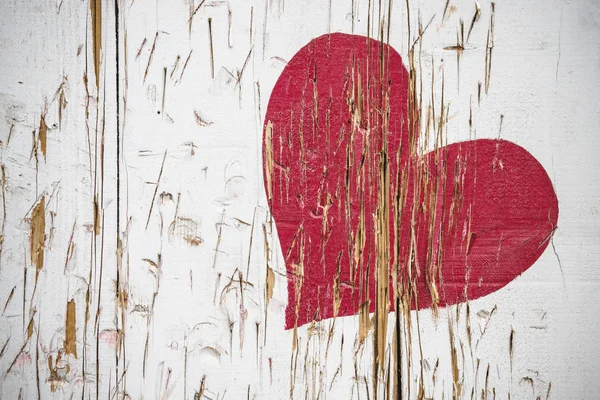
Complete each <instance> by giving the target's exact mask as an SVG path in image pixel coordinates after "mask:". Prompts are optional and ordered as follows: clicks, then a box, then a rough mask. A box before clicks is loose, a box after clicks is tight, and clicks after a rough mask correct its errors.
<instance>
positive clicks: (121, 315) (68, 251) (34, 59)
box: [0, 0, 600, 399]
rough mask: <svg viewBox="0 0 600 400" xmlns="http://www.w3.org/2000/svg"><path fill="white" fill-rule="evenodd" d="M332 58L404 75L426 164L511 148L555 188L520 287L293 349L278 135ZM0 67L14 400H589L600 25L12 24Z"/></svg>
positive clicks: (516, 18)
mask: <svg viewBox="0 0 600 400" xmlns="http://www.w3.org/2000/svg"><path fill="white" fill-rule="evenodd" d="M333 32H344V33H348V34H356V35H362V36H369V37H372V38H374V39H383V40H384V42H385V43H388V44H389V45H390V46H392V47H393V48H394V49H396V51H397V52H398V53H399V54H400V56H401V57H402V59H403V62H404V64H405V66H406V68H407V69H408V71H409V72H410V74H411V75H410V79H411V81H410V82H411V83H413V84H414V86H412V88H413V92H411V96H413V97H412V98H413V99H416V101H417V102H418V109H419V118H420V119H419V120H418V122H417V125H418V132H419V135H420V138H421V139H420V140H421V142H420V143H421V145H422V148H421V151H422V152H425V151H427V150H432V149H434V148H437V145H438V143H443V144H450V143H454V142H458V141H465V140H472V139H482V138H489V139H503V140H509V141H512V142H514V143H516V144H518V145H519V146H522V147H523V148H525V149H527V150H528V151H529V152H530V153H531V154H532V155H533V156H534V157H535V159H537V161H539V163H540V164H541V165H542V166H543V167H544V169H545V170H546V171H547V173H548V176H549V178H550V180H551V181H552V184H553V187H554V190H555V192H556V195H557V197H558V207H559V209H560V212H559V214H560V217H559V219H558V226H557V227H556V230H552V233H551V234H550V235H549V236H548V239H547V240H548V242H547V243H546V245H547V246H548V247H547V249H546V250H545V251H544V252H543V254H542V255H541V257H540V258H539V259H538V260H537V261H536V262H535V264H534V265H533V266H532V267H531V268H529V269H528V270H527V271H526V272H525V273H523V274H522V275H520V276H519V277H518V278H517V279H516V280H514V281H512V282H511V283H509V284H508V285H507V286H506V287H504V288H502V289H500V290H497V291H495V292H494V293H492V294H490V295H487V296H485V297H482V298H479V299H476V300H468V301H463V302H462V303H460V304H458V305H453V306H450V307H446V308H439V309H437V311H436V310H432V309H425V310H421V311H418V312H417V311H414V310H413V311H410V310H409V308H410V306H408V307H405V308H403V309H401V310H402V311H401V312H400V314H401V315H400V314H399V317H398V318H396V314H395V313H394V312H390V313H389V314H388V312H387V311H388V310H390V309H394V306H393V305H391V304H387V303H386V302H385V301H383V300H387V299H385V296H382V295H381V294H377V299H378V302H377V304H376V305H374V306H373V307H375V309H374V310H375V311H376V312H375V313H374V314H371V315H369V313H368V312H367V311H366V310H368V305H367V308H361V311H360V312H359V313H358V314H360V315H358V314H357V315H348V316H339V317H334V318H328V319H323V320H320V321H317V320H319V319H320V317H318V316H315V317H314V319H315V321H314V322H312V323H311V322H309V323H307V324H305V325H301V324H297V325H298V326H296V327H294V324H293V323H292V324H291V325H292V326H291V327H292V329H285V326H286V308H287V307H289V304H288V276H287V274H288V272H289V270H290V268H289V265H288V268H286V263H285V261H284V259H285V257H286V255H285V254H282V249H281V246H280V244H279V238H278V235H277V229H276V221H274V219H273V216H272V215H271V213H270V208H269V202H268V200H267V193H266V189H265V181H264V179H265V177H264V176H263V162H265V163H267V164H268V163H271V164H268V165H267V164H265V168H266V169H267V171H272V170H273V169H274V168H279V169H278V172H279V173H283V172H282V171H285V168H286V166H284V165H283V166H282V165H276V164H274V163H273V160H263V135H264V134H272V133H269V132H268V131H269V129H266V130H265V129H264V128H265V125H268V122H269V121H265V115H266V113H267V106H268V104H269V98H270V96H271V92H272V90H273V88H274V86H275V83H276V81H277V79H278V77H279V76H280V75H281V73H282V71H283V70H284V68H285V66H286V65H287V64H288V62H289V61H290V60H291V59H292V57H293V56H294V54H296V53H297V52H298V51H299V50H300V49H301V48H302V47H303V46H305V45H306V44H307V43H309V42H310V41H311V40H312V39H314V38H316V37H319V36H321V35H323V34H328V33H333ZM0 54H1V58H0V167H1V188H0V189H1V190H0V199H1V203H0V214H1V215H2V220H1V222H0V224H1V225H0V229H1V231H0V309H1V315H0V398H2V399H19V398H23V399H29V398H43V399H46V398H55V399H63V398H64V399H69V398H82V399H88V398H108V399H117V398H118V399H127V398H130V399H142V398H146V399H149V398H153V399H154V398H156V399H168V398H173V399H246V398H248V399H251V398H256V399H259V398H262V399H280V398H294V399H317V398H319V399H325V398H329V399H349V398H353V399H375V398H377V399H393V398H403V399H409V398H410V399H412V398H422V399H425V398H435V399H441V398H458V399H480V398H481V399H486V398H489V399H492V398H512V399H528V398H531V399H538V398H540V399H590V398H596V397H598V396H600V383H599V382H600V381H599V380H598V379H597V359H598V358H599V357H600V344H598V343H599V342H598V341H597V337H598V335H599V334H600V320H599V319H598V315H600V305H599V304H600V298H599V295H598V293H600V292H599V285H600V272H598V271H599V269H598V266H599V265H598V264H599V262H600V241H599V240H598V239H599V237H600V214H599V212H598V210H599V207H600V186H599V184H600V181H599V180H598V179H597V177H596V176H597V174H598V173H599V172H600V163H599V161H598V160H599V158H598V157H597V154H598V152H600V136H598V129H599V128H600V111H599V109H598V107H597V105H598V104H600V95H599V94H598V87H599V86H600V8H599V6H598V4H597V3H596V2H595V1H572V2H560V1H537V0H536V1H529V2H519V1H512V0H511V1H502V2H500V1H498V2H497V3H493V2H489V1H481V2H474V1H472V0H468V1H467V0H465V1H462V0H448V1H446V0H436V1H406V2H399V1H394V2H391V1H389V2H381V1H379V2H376V1H367V0H344V1H338V0H329V1H316V0H310V1H292V0H287V1H285V0H264V1H263V0H256V1H241V0H239V1H238V0H235V1H234V0H231V1H224V0H223V1H210V0H195V1H194V0H180V1H167V0H157V1H148V0H124V1H121V0H114V1H112V0H110V1H107V0H89V1H87V0H86V1H68V0H43V1H23V0H4V1H2V2H1V3H0ZM297 79H298V80H303V79H306V77H303V76H298V77H297ZM307 84H308V83H307ZM310 85H311V86H310V87H309V86H307V87H308V89H307V90H309V91H311V92H312V90H313V88H312V82H310ZM315 90H316V89H315ZM315 93H316V91H315ZM310 97H311V98H312V93H311V94H310ZM378 110H379V111H382V110H381V109H378ZM372 111H373V110H372ZM381 113H382V115H383V114H385V113H384V112H383V111H382V112H381ZM382 118H383V117H382ZM438 141H440V142H438ZM281 146H282V144H281V143H277V146H276V148H280V147H281ZM267 153H268V149H267ZM269 168H270V169H269ZM267 186H268V184H267ZM506 189H507V190H508V189H509V188H506ZM373 195H374V196H377V193H375V194H373ZM378 199H379V200H378V201H380V203H378V204H380V206H379V208H377V210H378V211H377V212H378V213H379V212H380V211H379V210H383V209H384V208H385V207H383V206H381V204H384V203H385V202H386V196H385V194H382V195H380V197H379V198H378ZM386 207H389V204H388V205H387V206H386ZM386 212H389V210H388V211H386ZM377 215H378V216H379V215H381V214H377ZM367 218H375V216H374V215H370V216H369V215H368V216H367ZM549 218H550V217H549ZM460 223H461V224H462V223H464V221H460ZM371 225H372V226H378V225H376V224H375V225H373V224H371ZM465 229H466V228H465ZM384 230H385V229H384ZM379 232H381V229H380V230H379ZM353 234H354V235H355V234H356V232H353ZM353 237H354V238H356V236H353ZM385 239H386V240H388V239H389V238H387V237H386V238H385ZM379 240H381V238H379ZM475 240H476V239H475ZM378 243H379V244H380V245H382V243H383V242H381V241H379V242H378ZM386 243H387V242H386ZM467 247H468V245H467ZM385 249H386V246H385V245H382V247H378V251H379V250H380V251H381V252H380V253H378V254H380V256H378V257H379V258H378V264H377V265H380V264H382V263H383V264H386V262H385V261H386V260H387V261H388V263H389V259H388V258H389V257H392V256H390V255H386V256H385V257H384V256H383V255H381V254H387V253H386V252H385ZM388 250H390V249H388ZM284 251H286V250H284ZM386 257H387V258H386ZM382 260H383V261H382ZM373 265H375V263H374V264H373ZM386 265H387V264H386ZM377 268H379V269H378V270H377V271H378V274H379V275H377V276H378V278H377V279H378V281H377V282H378V283H379V286H377V290H378V291H379V292H378V293H384V292H385V290H386V288H388V287H389V288H391V289H390V290H395V286H393V285H392V286H390V285H388V284H387V282H388V281H387V279H389V278H390V277H388V276H387V273H386V271H385V270H382V269H381V267H377ZM371 274H372V273H371ZM382 282H384V283H382ZM374 287H375V286H374ZM336 290H339V288H337V289H336ZM439 290H443V285H441V286H440V287H439ZM336 293H337V292H336ZM323 296H324V297H323V299H324V301H325V299H327V301H331V299H329V298H327V297H326V296H325V295H323ZM392 297H393V296H392ZM382 299H383V300H382ZM390 307H391V308H390ZM292 311H293V310H292ZM336 312H337V310H336ZM296 315H297V314H296ZM311 319H313V317H311V318H309V321H310V320H311ZM288 325H290V324H288ZM300 325H301V326H300Z"/></svg>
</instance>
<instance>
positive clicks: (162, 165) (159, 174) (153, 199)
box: [145, 150, 167, 230]
mask: <svg viewBox="0 0 600 400" xmlns="http://www.w3.org/2000/svg"><path fill="white" fill-rule="evenodd" d="M166 159H167V150H165V154H164V156H163V160H162V164H161V166H160V172H159V173H158V179H157V180H156V186H155V187H154V194H153V195H152V202H151V203H150V210H148V218H147V219H146V228H145V230H147V229H148V224H149V223H150V216H151V215H152V208H153V207H154V201H155V200H156V193H157V192H158V187H159V185H160V178H161V177H162V173H163V169H164V167H165V160H166Z"/></svg>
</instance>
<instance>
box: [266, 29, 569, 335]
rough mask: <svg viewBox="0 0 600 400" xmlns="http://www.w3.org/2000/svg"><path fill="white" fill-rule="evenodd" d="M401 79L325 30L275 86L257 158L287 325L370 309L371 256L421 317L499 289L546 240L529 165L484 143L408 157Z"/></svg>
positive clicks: (550, 223) (377, 53)
mask: <svg viewBox="0 0 600 400" xmlns="http://www.w3.org/2000/svg"><path fill="white" fill-rule="evenodd" d="M410 84H411V83H410V80H409V74H408V72H407V70H406V68H405V67H404V65H403V63H402V59H401V58H400V55H399V54H398V53H397V52H396V51H395V50H394V49H393V48H391V47H390V46H387V45H382V44H380V42H378V41H375V40H372V39H368V38H366V37H362V36H356V35H346V34H339V33H336V34H330V35H324V36H321V37H318V38H316V39H314V40H312V41H311V42H310V43H309V44H308V45H306V46H305V47H303V48H302V49H300V51H298V52H297V53H296V55H295V56H294V57H293V58H292V59H291V61H290V62H289V63H288V64H287V66H286V67H285V69H284V71H283V73H282V74H281V76H280V77H279V80H278V81H277V83H276V85H275V87H274V89H273V93H272V94H271V98H270V101H269V106H268V109H267V114H266V117H265V135H264V140H263V159H264V173H265V187H266V190H267V196H268V200H269V206H270V208H271V212H272V214H273V217H274V219H275V223H276V227H277V232H278V235H279V241H280V243H281V248H282V251H283V254H284V257H285V262H286V268H287V272H288V294H289V302H288V307H287V310H286V328H287V329H289V328H291V327H294V326H299V325H302V324H305V323H307V322H310V321H312V320H321V319H325V318H331V317H334V316H344V315H353V314H356V313H357V312H358V310H359V308H360V307H361V305H366V306H367V307H368V309H369V310H370V311H373V310H374V308H375V301H374V299H375V290H376V281H375V276H374V270H375V264H376V261H377V257H382V259H385V260H387V262H388V263H389V269H390V282H391V283H390V285H392V284H393V283H392V278H391V277H392V276H394V273H395V271H396V270H397V271H398V279H400V280H401V281H402V282H404V283H406V282H408V281H409V280H412V281H414V282H415V283H416V286H415V287H414V288H416V290H413V291H412V292H413V293H415V292H416V296H413V297H412V300H411V306H412V308H413V309H414V308H418V309H422V308H427V307H432V306H445V305H450V304H456V303H457V302H461V301H465V300H467V299H476V298H478V297H481V296H484V295H486V294H489V293H492V292H494V291H496V290H498V289H500V288H502V287H503V286H505V285H506V284H508V283H509V282H510V281H511V280H513V279H514V278H516V277H517V276H518V275H520V274H521V273H522V272H523V271H525V270H526V269H527V268H529V267H530V266H531V265H532V264H533V263H534V262H535V261H536V260H537V259H538V257H539V256H540V255H541V254H542V252H543V251H544V249H545V248H546V246H547V245H548V242H549V240H550V238H551V235H552V234H553V232H554V230H555V228H556V222H557V219H558V202H557V198H556V194H555V193H554V189H553V187H552V183H551V182H550V179H549V178H548V175H547V174H546V172H545V171H544V169H543V167H542V166H541V165H540V163H539V162H538V161H537V160H536V159H535V158H534V157H533V156H532V155H531V154H529V153H528V152H527V151H526V150H525V149H523V148H521V147H519V146H517V145H515V144H513V143H511V142H508V141H505V140H488V139H481V140H474V141H468V142H462V143H456V144H452V145H449V146H446V147H442V148H439V149H438V150H436V151H434V152H431V153H428V154H426V155H424V156H420V155H419V152H418V129H417V128H416V127H417V126H418V124H419V121H418V111H417V105H416V104H415V103H414V101H412V99H413V98H414V97H413V96H410V90H409V89H410V87H409V85H410ZM415 90H418V88H415ZM409 112H410V115H409ZM409 117H410V118H409ZM384 203H387V204H388V207H389V209H388V210H387V211H386V209H385V208H384V207H383V204H384ZM378 205H379V208H378ZM378 221H379V222H378ZM382 221H383V224H382ZM385 224H387V227H388V228H387V229H389V232H385V229H381V228H379V229H378V228H377V227H378V226H382V225H385ZM382 241H383V242H382ZM378 243H379V248H378V247H377V244H378ZM378 251H379V252H378ZM386 251H387V252H389V255H385V254H384V253H385V252H386ZM380 261H381V260H380ZM401 287H404V288H406V286H401ZM389 293H390V300H392V299H393V297H394V296H393V286H392V287H390V290H389ZM433 299H436V300H435V301H434V300H433ZM392 303H393V302H392ZM390 309H393V304H392V307H391V308H390Z"/></svg>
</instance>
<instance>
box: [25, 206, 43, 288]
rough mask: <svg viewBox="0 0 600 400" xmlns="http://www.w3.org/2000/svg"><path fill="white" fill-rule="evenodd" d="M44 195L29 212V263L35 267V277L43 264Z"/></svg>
mask: <svg viewBox="0 0 600 400" xmlns="http://www.w3.org/2000/svg"><path fill="white" fill-rule="evenodd" d="M45 212H46V196H42V197H41V199H40V201H39V202H38V203H37V204H36V205H35V207H34V208H33V211H32V212H31V232H30V233H31V236H30V248H29V249H30V255H31V263H32V264H33V265H35V267H36V275H35V277H36V283H37V277H38V275H39V273H40V271H41V270H42V268H43V266H44V242H45V240H46V238H45V232H46V218H45Z"/></svg>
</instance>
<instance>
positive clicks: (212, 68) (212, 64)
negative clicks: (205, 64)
mask: <svg viewBox="0 0 600 400" xmlns="http://www.w3.org/2000/svg"><path fill="white" fill-rule="evenodd" d="M208 41H209V46H210V78H211V79H215V58H214V51H213V33H212V18H209V19H208Z"/></svg>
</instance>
